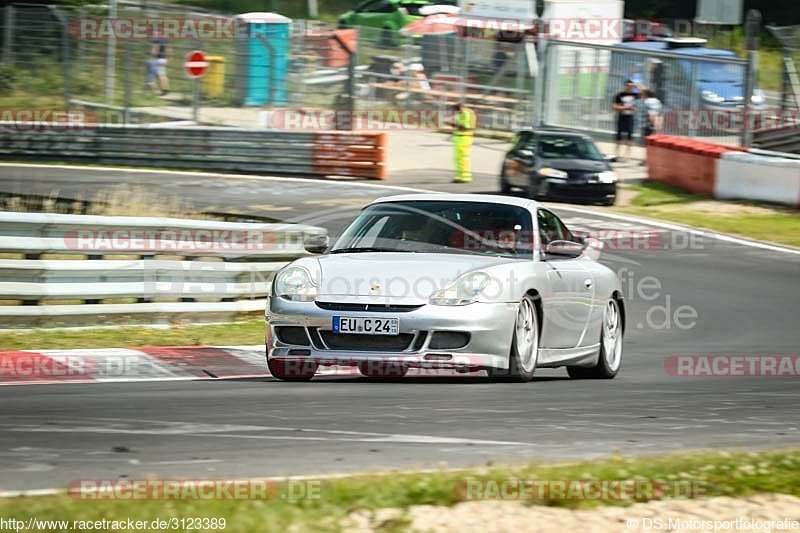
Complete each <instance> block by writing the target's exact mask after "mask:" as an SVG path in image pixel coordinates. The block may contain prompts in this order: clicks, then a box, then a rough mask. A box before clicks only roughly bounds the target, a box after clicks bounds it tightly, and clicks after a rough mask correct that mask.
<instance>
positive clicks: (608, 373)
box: [567, 298, 623, 379]
mask: <svg viewBox="0 0 800 533" xmlns="http://www.w3.org/2000/svg"><path fill="white" fill-rule="evenodd" d="M612 304H613V305H614V306H615V307H616V312H617V320H619V339H618V343H619V354H617V355H616V356H615V357H618V358H619V361H617V362H616V364H612V362H610V359H609V354H608V353H607V347H606V340H605V338H606V337H605V335H604V334H605V333H606V318H607V317H606V315H605V313H606V312H607V310H608V306H609V305H612ZM622 340H623V328H622V312H621V310H620V306H619V302H618V301H617V300H616V299H614V298H612V299H610V300H609V301H608V303H607V305H606V311H604V314H603V326H602V328H601V331H600V349H599V353H598V357H597V364H596V365H595V366H591V367H583V366H568V367H567V374H568V375H569V377H571V378H572V379H614V377H615V376H616V375H617V374H618V373H619V369H620V368H621V367H622ZM616 346H617V344H614V349H615V350H616Z"/></svg>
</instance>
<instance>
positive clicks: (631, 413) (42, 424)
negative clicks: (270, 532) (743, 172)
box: [0, 169, 800, 490]
mask: <svg viewBox="0 0 800 533" xmlns="http://www.w3.org/2000/svg"><path fill="white" fill-rule="evenodd" d="M0 172H2V176H4V177H3V179H2V185H3V187H4V189H3V190H5V191H7V192H13V191H12V190H11V189H13V187H14V186H15V185H14V184H15V183H16V182H17V181H15V180H19V181H18V183H20V184H21V183H22V180H23V178H22V173H21V171H20V173H19V174H15V173H12V172H10V171H8V169H2V171H0ZM28 174H29V176H30V177H29V178H28V182H27V184H26V187H25V189H26V190H27V191H28V192H32V191H33V190H39V191H44V193H45V194H46V193H49V192H51V191H52V190H53V189H54V188H59V189H60V191H61V193H62V194H64V193H65V192H76V193H77V192H83V193H84V197H86V194H85V193H87V192H89V191H91V190H92V189H96V188H97V187H98V183H99V181H103V182H106V183H107V182H109V181H113V180H114V179H124V178H123V177H119V178H117V177H116V176H115V175H114V173H108V174H107V175H106V176H105V177H101V178H92V179H89V178H86V179H84V180H82V181H78V182H76V180H73V179H70V180H69V185H68V186H67V185H65V183H62V182H61V181H60V180H61V179H63V177H62V175H61V174H54V173H53V171H50V172H49V174H48V172H47V171H35V172H29V173H28ZM84 177H85V176H84ZM137 179H139V180H141V181H142V182H143V183H148V184H152V186H153V187H155V188H156V189H158V188H159V187H161V188H164V190H167V189H169V190H173V191H175V190H177V191H180V194H181V195H182V196H183V197H184V198H186V199H187V202H190V203H191V204H192V205H195V206H202V207H205V206H215V207H218V208H220V209H222V208H226V207H228V208H235V209H237V210H238V211H239V212H242V213H247V212H250V211H253V212H257V213H258V214H259V215H263V216H267V215H265V214H267V213H269V214H270V215H269V216H275V217H276V218H286V219H289V218H291V219H295V220H301V219H302V220H303V221H304V222H309V223H317V224H320V225H324V226H327V227H330V228H331V229H332V230H333V231H336V230H337V229H338V228H340V227H341V225H342V224H343V223H344V222H346V220H347V219H348V218H349V217H352V216H353V214H354V212H355V211H356V210H357V209H358V208H359V207H360V206H361V205H363V204H364V203H366V202H368V201H369V200H370V199H372V198H374V197H376V196H381V195H384V194H395V193H397V192H402V191H398V190H394V189H386V188H381V187H380V186H372V187H360V186H357V185H353V186H352V187H350V186H346V187H345V186H342V184H336V183H329V182H316V183H315V182H313V181H301V182H292V181H285V180H280V181H275V180H263V181H260V180H254V179H249V178H244V177H243V178H232V179H230V180H226V182H225V183H226V184H227V186H226V187H225V189H224V191H225V194H224V196H223V195H221V194H220V193H221V191H222V189H221V188H219V184H220V181H219V180H212V179H210V178H203V177H201V176H198V175H184V176H180V175H170V176H166V175H163V174H158V173H152V172H143V173H138V172H137ZM212 182H216V184H217V187H216V188H215V187H212V185H213V183H212ZM148 186H150V185H148ZM254 198H257V199H258V204H255V203H254V201H253V200H254ZM222 202H224V205H222ZM286 206H290V207H292V209H291V210H286V209H285V207H286ZM554 208H555V210H556V211H557V212H559V214H560V215H562V216H563V218H564V219H565V221H566V222H567V223H568V224H570V225H572V226H579V227H585V228H588V229H591V230H593V231H600V232H601V233H602V232H603V231H606V232H612V233H607V235H614V233H613V232H619V231H628V232H636V233H641V232H649V233H650V234H651V235H652V236H654V237H652V240H651V241H650V244H648V245H647V246H645V248H647V249H631V248H633V247H632V246H629V245H627V244H625V243H624V242H622V243H620V242H619V241H617V242H614V239H613V238H612V240H611V242H612V245H613V246H612V248H614V247H616V249H611V250H607V251H606V252H605V253H604V254H603V256H602V258H601V260H602V261H603V262H604V263H606V264H608V265H609V266H610V267H612V268H613V269H615V270H616V271H618V272H619V273H620V275H621V277H622V280H623V288H624V292H625V297H626V305H627V308H628V327H627V332H626V337H625V351H624V359H623V368H622V370H621V372H620V375H619V376H618V377H617V379H615V380H613V381H572V380H569V379H568V378H567V376H566V372H565V371H564V370H562V369H555V370H544V371H540V372H538V373H537V378H536V379H535V380H534V382H532V383H529V384H492V383H487V382H486V381H484V380H483V379H481V378H466V379H465V378H430V379H414V380H408V379H406V380H400V381H393V382H392V381H388V382H375V381H368V380H366V379H362V378H345V377H334V378H325V379H317V380H315V381H313V382H311V383H300V384H292V383H283V382H278V381H275V380H272V379H247V380H228V381H216V382H215V381H204V382H158V383H125V384H110V383H104V384H72V385H70V384H64V385H60V384H59V385H32V386H10V387H0V489H2V490H19V489H37V488H46V487H58V486H64V485H66V484H67V483H68V482H69V481H70V480H75V479H82V478H93V479H104V478H116V477H120V476H124V477H128V478H141V477H144V476H148V475H158V476H162V477H214V478H223V477H230V476H241V477H257V476H268V475H302V474H311V475H313V474H318V473H334V472H345V471H351V470H365V469H369V470H387V469H391V468H395V467H407V466H420V467H436V466H439V465H442V464H447V465H450V466H457V465H468V464H485V463H486V462H489V461H493V462H511V461H515V460H519V459H522V458H525V459H545V458H546V459H551V458H574V457H581V458H585V457H596V456H603V455H608V454H612V453H617V452H619V453H628V454H631V453H635V454H647V453H660V452H663V451H679V450H688V449H697V448H704V449H707V448H715V449H717V448H722V447H725V448H737V447H747V448H775V447H796V446H797V445H798V443H800V404H798V402H797V393H798V383H799V382H798V377H797V376H786V377H724V376H719V377H696V376H692V377H688V376H675V375H672V374H670V372H668V371H667V369H665V362H666V361H667V360H668V358H669V357H670V356H672V355H705V354H710V355H734V354H753V355H755V354H763V355H794V356H797V355H798V354H799V353H800V328H798V311H800V303H799V302H800V283H798V281H799V280H800V254H793V253H790V252H786V251H781V250H780V249H777V248H769V247H766V248H764V247H752V246H746V245H743V244H741V243H737V242H730V241H723V240H718V239H715V238H713V237H710V236H699V235H694V236H693V237H692V239H691V241H690V239H689V235H688V234H687V233H685V232H677V231H671V230H664V229H663V228H654V227H650V226H647V225H642V224H641V223H638V222H629V221H621V220H614V219H609V218H607V217H606V216H605V215H603V214H598V213H602V212H603V210H602V209H595V208H582V210H581V211H575V210H573V208H572V207H569V206H558V205H555V206H554ZM586 210H588V211H591V213H593V214H589V213H587V212H586ZM687 243H688V244H687ZM654 280H655V281H654ZM676 316H677V320H676ZM132 344H135V339H132ZM230 344H236V339H230ZM32 348H34V347H32Z"/></svg>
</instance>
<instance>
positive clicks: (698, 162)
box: [647, 135, 742, 195]
mask: <svg viewBox="0 0 800 533" xmlns="http://www.w3.org/2000/svg"><path fill="white" fill-rule="evenodd" d="M741 150H742V149H741V148H739V147H735V146H725V145H722V144H716V143H710V142H705V141H698V140H697V139H692V138H688V137H676V136H673V135H651V136H649V137H648V138H647V174H648V179H650V180H653V181H660V182H663V183H667V184H669V185H673V186H675V187H680V188H682V189H686V190H688V191H690V192H693V193H696V194H708V195H712V194H714V191H715V189H716V180H717V162H718V160H719V158H720V156H722V154H725V153H727V152H730V151H741Z"/></svg>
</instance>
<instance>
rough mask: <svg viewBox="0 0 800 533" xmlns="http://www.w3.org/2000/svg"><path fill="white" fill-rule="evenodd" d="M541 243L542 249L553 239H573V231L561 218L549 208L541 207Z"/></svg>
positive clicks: (539, 220)
mask: <svg viewBox="0 0 800 533" xmlns="http://www.w3.org/2000/svg"><path fill="white" fill-rule="evenodd" d="M537 218H538V222H539V243H540V244H541V247H542V249H544V248H546V247H547V245H548V244H550V243H551V242H553V241H572V240H573V237H572V233H571V232H570V231H569V230H568V229H567V227H566V226H565V225H564V223H563V222H561V219H559V218H558V217H557V216H556V215H555V214H553V213H552V212H550V211H548V210H547V209H539V212H538V215H537Z"/></svg>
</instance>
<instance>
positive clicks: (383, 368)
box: [358, 361, 408, 379]
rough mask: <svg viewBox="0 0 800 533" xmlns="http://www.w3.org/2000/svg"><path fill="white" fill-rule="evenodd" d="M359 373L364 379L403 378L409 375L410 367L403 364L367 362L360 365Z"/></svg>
mask: <svg viewBox="0 0 800 533" xmlns="http://www.w3.org/2000/svg"><path fill="white" fill-rule="evenodd" d="M358 371H359V372H361V374H362V375H363V376H364V377H368V378H372V379H377V378H402V377H403V376H405V375H406V374H407V373H408V367H407V366H406V365H404V364H401V363H387V362H383V361H367V362H364V363H359V364H358Z"/></svg>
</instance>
